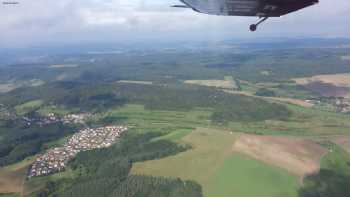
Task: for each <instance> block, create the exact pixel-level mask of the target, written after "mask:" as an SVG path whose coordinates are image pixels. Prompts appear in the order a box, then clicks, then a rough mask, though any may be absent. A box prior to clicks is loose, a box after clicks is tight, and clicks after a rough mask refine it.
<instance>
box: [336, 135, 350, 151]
mask: <svg viewBox="0 0 350 197" xmlns="http://www.w3.org/2000/svg"><path fill="white" fill-rule="evenodd" d="M332 141H333V142H334V143H336V144H337V145H339V146H340V147H342V148H343V149H344V150H345V151H347V152H348V153H350V137H348V136H340V137H334V138H333V139H332Z"/></svg>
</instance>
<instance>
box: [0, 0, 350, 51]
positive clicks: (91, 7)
mask: <svg viewBox="0 0 350 197" xmlns="http://www.w3.org/2000/svg"><path fill="white" fill-rule="evenodd" d="M0 1H1V2H4V1H5V0H0ZM16 1H18V2H20V4H18V5H4V4H2V3H1V4H0V48H1V47H33V46H45V45H66V44H80V43H108V42H111V43H117V42H135V41H167V40H171V41H192V40H196V41H197V40H209V41H210V40H224V39H230V38H234V39H237V38H261V37H350V25H348V23H349V22H350V0H320V3H319V4H317V5H315V6H312V7H309V8H306V9H303V10H301V11H298V12H295V13H292V14H289V15H286V16H283V17H280V18H271V19H269V20H268V21H266V22H265V23H264V24H263V25H262V26H261V27H259V29H258V31H257V32H254V33H252V32H249V31H248V27H249V24H251V23H255V22H256V21H257V20H258V19H257V18H255V17H235V16H233V17H231V16H229V17H228V16H210V15H205V14H200V13H196V12H194V11H192V10H190V9H179V8H171V7H170V6H171V5H174V4H180V3H179V2H178V1H176V0H16Z"/></svg>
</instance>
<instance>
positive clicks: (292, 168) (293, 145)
mask: <svg viewBox="0 0 350 197" xmlns="http://www.w3.org/2000/svg"><path fill="white" fill-rule="evenodd" d="M233 149H234V150H235V151H238V152H241V153H244V154H247V155H249V156H251V157H252V158H254V159H257V160H260V161H263V162H265V163H267V164H270V165H273V166H277V167H280V168H283V169H286V170H287V171H288V172H290V173H292V174H295V175H297V176H299V177H300V178H303V177H304V176H306V175H309V174H314V173H317V172H318V171H319V169H320V164H319V163H320V159H321V157H322V156H324V155H325V154H326V153H327V151H326V149H324V148H322V147H321V146H319V145H318V144H316V142H314V141H312V140H308V139H301V138H292V137H275V136H257V135H242V136H240V138H239V139H238V140H237V141H236V143H235V144H234V147H233Z"/></svg>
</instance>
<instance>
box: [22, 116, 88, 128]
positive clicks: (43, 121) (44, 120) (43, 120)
mask: <svg viewBox="0 0 350 197" xmlns="http://www.w3.org/2000/svg"><path fill="white" fill-rule="evenodd" d="M91 116H92V114H91V113H79V114H67V115H64V116H63V117H59V116H57V115H56V114H54V113H49V114H47V115H45V116H40V115H37V114H35V115H34V116H23V117H22V120H23V121H24V122H25V123H26V124H27V125H28V126H30V125H33V124H36V125H39V126H40V127H43V126H46V125H49V124H54V123H58V122H62V123H63V124H85V121H86V120H88V118H90V117H91Z"/></svg>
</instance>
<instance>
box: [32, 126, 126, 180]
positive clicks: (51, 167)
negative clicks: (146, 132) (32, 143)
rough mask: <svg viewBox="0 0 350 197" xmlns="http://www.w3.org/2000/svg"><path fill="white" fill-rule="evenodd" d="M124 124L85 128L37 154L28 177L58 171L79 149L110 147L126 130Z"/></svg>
mask: <svg viewBox="0 0 350 197" xmlns="http://www.w3.org/2000/svg"><path fill="white" fill-rule="evenodd" d="M127 129H128V128H127V127H126V126H106V127H100V128H95V129H93V128H86V129H82V130H80V131H79V132H78V133H76V134H74V135H73V136H72V137H70V138H69V139H68V140H67V141H66V143H65V144H64V145H63V146H62V147H55V148H52V149H49V150H47V151H46V153H44V154H41V155H39V156H38V157H37V158H36V160H35V161H34V163H33V164H32V165H31V168H30V170H29V173H28V178H31V177H37V176H45V175H49V174H53V173H56V172H60V171H62V170H64V169H65V167H66V165H67V163H68V162H69V161H70V160H71V159H72V158H74V157H75V156H76V155H77V154H78V153H79V152H81V151H88V150H93V149H99V148H107V147H110V146H111V145H112V144H113V143H115V142H116V140H117V139H118V138H119V137H120V135H121V133H123V132H124V131H126V130H127Z"/></svg>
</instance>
